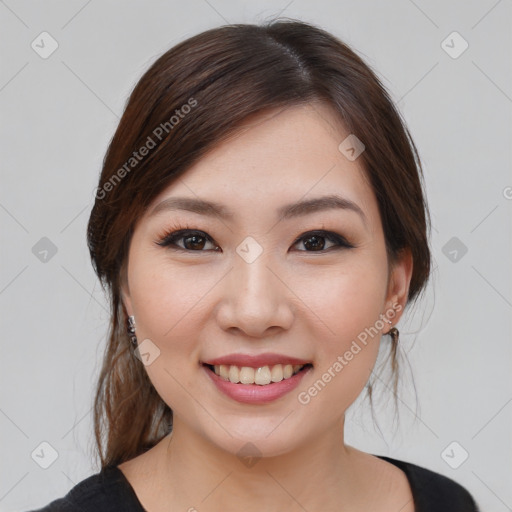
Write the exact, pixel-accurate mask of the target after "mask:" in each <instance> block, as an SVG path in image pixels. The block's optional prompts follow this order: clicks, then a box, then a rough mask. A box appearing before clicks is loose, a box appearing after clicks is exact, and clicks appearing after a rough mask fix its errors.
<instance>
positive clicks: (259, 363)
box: [203, 354, 310, 368]
mask: <svg viewBox="0 0 512 512" xmlns="http://www.w3.org/2000/svg"><path fill="white" fill-rule="evenodd" d="M203 363H204V364H209V365H212V366H216V365H221V364H224V365H227V366H239V367H242V366H248V367H249V368H261V367H263V366H274V365H276V364H309V363H310V361H306V360H305V359H299V358H297V357H291V356H286V355H284V354H258V355H248V354H229V355H226V356H222V357H216V358H215V359H209V360H208V361H203Z"/></svg>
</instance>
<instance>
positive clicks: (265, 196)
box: [150, 103, 378, 220]
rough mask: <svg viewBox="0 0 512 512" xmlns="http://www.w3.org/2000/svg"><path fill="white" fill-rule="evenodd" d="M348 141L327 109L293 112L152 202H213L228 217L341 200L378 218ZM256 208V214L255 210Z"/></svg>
mask: <svg viewBox="0 0 512 512" xmlns="http://www.w3.org/2000/svg"><path fill="white" fill-rule="evenodd" d="M349 135H350V133H349V132H348V131H347V130H346V128H345V127H344V126H343V125H342V123H341V122H340V120H339V119H338V117H337V116H336V115H335V114H334V113H333V112H332V110H331V109H330V108H329V107H328V106H327V105H325V104H322V103H315V104H308V105H301V106H294V107H288V108H286V109H281V110H274V111H272V112H267V113H264V114H260V115H258V116H255V117H253V118H251V119H250V120H248V121H246V122H245V123H244V124H243V125H242V126H241V127H240V129H239V130H238V131H237V133H236V134H235V136H233V137H232V138H230V139H229V140H226V141H224V142H222V143H220V144H219V145H217V146H216V147H215V148H214V149H212V150H211V151H210V152H209V153H208V154H206V155H205V156H203V157H202V158H201V159H200V160H199V161H198V162H196V163H195V164H194V165H193V166H191V167H190V168H189V169H188V170H187V171H186V172H185V173H183V174H182V175H181V176H180V178H179V179H177V180H175V181H174V182H173V183H172V184H171V185H169V186H168V187H167V188H166V189H165V190H164V191H163V192H162V193H161V194H159V196H158V197H157V198H156V199H155V200H154V201H153V203H152V205H151V206H150V210H151V209H152V208H153V207H154V206H155V205H157V204H158V203H160V202H161V201H162V200H164V199H166V198H169V197H173V196H180V197H183V196H185V197H191V198H196V199H209V200H214V201H216V202H219V203H223V204H225V205H226V206H227V207H228V209H229V210H230V211H234V212H237V211H238V212H240V214H243V212H244V211H246V212H247V214H249V215H254V209H252V208H254V207H258V208H259V211H258V215H260V216H261V215H263V214H264V213H265V211H267V210H269V211H270V210H277V209H278V208H279V206H280V205H283V204H289V203H292V202H296V201H299V200H301V199H308V198H310V197H311V198H312V197H319V196H323V195H327V194H329V195H331V194H336V195H340V196H342V197H343V198H346V199H348V200H349V201H352V202H354V203H357V204H358V205H359V206H360V207H361V209H362V210H363V211H364V212H365V214H366V216H367V217H369V218H370V219H373V220H375V215H378V212H377V204H376V200H375V196H374V194H373V191H372V189H371V186H370V185H369V183H368V180H367V178H366V174H365V171H364V167H363V163H362V159H355V160H349V159H348V158H347V156H346V154H345V153H343V152H342V151H340V149H339V146H340V144H341V143H342V142H343V141H344V140H345V139H346V138H347V137H348V136H349ZM251 207H252V208H251Z"/></svg>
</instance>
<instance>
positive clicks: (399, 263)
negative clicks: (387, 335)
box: [385, 248, 413, 330]
mask: <svg viewBox="0 0 512 512" xmlns="http://www.w3.org/2000/svg"><path fill="white" fill-rule="evenodd" d="M412 269H413V259H412V254H411V251H410V249H409V248H405V249H402V250H401V251H400V253H399V255H398V257H397V259H396V261H395V262H393V263H392V264H391V269H390V275H389V281H388V290H387V294H386V310H385V311H389V310H391V311H394V312H395V314H394V315H393V317H392V322H393V324H392V325H391V324H390V325H389V329H391V327H393V325H395V324H397V323H398V321H399V320H400V317H401V316H402V314H403V311H404V309H405V305H406V304H407V295H408V294H409V286H410V283H411V277H412ZM390 319H391V316H390ZM389 329H388V330H389Z"/></svg>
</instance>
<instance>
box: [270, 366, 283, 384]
mask: <svg viewBox="0 0 512 512" xmlns="http://www.w3.org/2000/svg"><path fill="white" fill-rule="evenodd" d="M271 376H272V382H281V381H282V380H283V365H282V364H276V365H275V366H273V367H272V372H271Z"/></svg>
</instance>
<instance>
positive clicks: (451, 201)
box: [0, 0, 512, 512]
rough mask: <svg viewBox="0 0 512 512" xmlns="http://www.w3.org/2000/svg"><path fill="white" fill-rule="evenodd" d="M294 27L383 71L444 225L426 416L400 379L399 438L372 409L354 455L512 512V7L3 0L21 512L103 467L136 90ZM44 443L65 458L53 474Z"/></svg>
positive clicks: (353, 423) (5, 277)
mask: <svg viewBox="0 0 512 512" xmlns="http://www.w3.org/2000/svg"><path fill="white" fill-rule="evenodd" d="M279 13H281V14H282V15H283V16H288V17H292V18H298V19H303V20H305V21H310V22H313V23H317V24H319V25H320V26H322V27H323V28H325V29H327V30H329V31H331V32H333V33H334V34H335V35H337V36H338V37H340V38H342V39H343V40H344V41H346V42H347V43H349V44H350V45H352V46H353V47H354V48H355V49H356V51H357V52H358V53H359V54H360V55H361V56H362V57H363V58H365V59H366V61H367V62H368V63H369V64H370V65H371V66H372V67H373V68H374V69H375V70H376V71H377V72H378V74H379V76H380V77H381V78H382V80H383V82H384V84H385V86H386V87H388V89H389V90H390V92H391V94H392V97H393V99H394V100H395V101H396V102H398V106H399V108H400V110H401V111H402V113H403V115H404V117H405V119H406V121H407V123H408V126H409V128H410V130H411V133H412V135H413V138H414V140H415V142H416V143H417V146H418V149H419V152H420V156H421V158H422V161H423V164H424V167H425V174H426V184H427V193H428V198H429V203H430V208H431V211H432V218H433V227H434V229H433V231H432V247H433V252H434V259H435V271H434V275H433V279H432V282H431V285H430V287H429V288H428V292H427V294H426V295H425V299H424V300H423V302H421V303H420V304H418V306H417V307H416V308H415V310H414V315H412V314H410V315H409V316H408V319H406V320H405V321H403V322H401V323H400V324H399V327H400V328H401V340H402V347H403V349H404V352H407V353H408V359H409V361H410V363H411V367H412V372H413V374H414V382H415V383H416V387H417V392H418V399H419V400H418V405H419V409H418V411H416V402H415V399H414V392H413V388H412V383H411V379H410V375H409V374H408V373H405V374H404V377H403V381H402V382H403V384H402V387H401V390H400V393H399V403H400V418H401V423H400V428H399V429H398V430H397V429H396V425H393V424H392V417H391V415H390V414H389V410H390V407H388V406H386V400H387V399H388V398H390V397H391V394H390V392H387V393H386V392H385V384H382V389H383V393H382V399H383V401H382V405H381V406H380V407H377V408H376V413H377V418H378V420H379V425H380V428H381V430H382V432H383V434H382V435H381V434H379V432H378V429H377V428H374V427H373V426H372V422H371V415H370V414H369V407H368V404H367V402H364V403H361V400H358V402H356V404H355V405H354V406H353V407H352V408H351V409H350V411H349V414H348V418H347V426H346V440H347V442H348V443H349V444H352V445H354V446H356V447H357V448H359V449H362V450H365V451H367V452H369V453H373V454H382V455H389V456H391V457H394V458H399V459H400V458H401V459H404V460H408V461H410V462H414V463H416V464H418V465H421V466H424V467H427V468H430V469H432V470H434V471H437V472H440V473H442V474H445V475H447V476H449V477H451V478H453V479H455V480H456V481H458V482H460V483H461V484H463V485H464V486H465V487H466V488H467V489H468V490H470V492H472V494H473V495H474V496H475V498H476V499H477V501H479V503H480V505H481V506H482V510H486V511H489V510H492V511H496V512H501V511H505V510H512V491H511V485H510V483H511V482H510V476H511V474H512V464H511V460H512V440H511V424H512V421H511V417H512V403H511V401H512V385H511V380H512V378H511V373H512V372H511V359H512V358H511V351H512V350H511V343H510V341H511V332H512V326H511V317H512V315H511V313H512V284H511V271H510V269H511V265H510V261H511V245H512V244H511V237H512V229H511V209H512V199H511V198H512V176H511V173H510V169H511V154H510V147H511V140H512V139H511V110H512V92H511V62H512V59H511V33H512V30H511V18H512V16H511V15H512V5H511V2H510V0H501V1H496V0H485V1H484V0H482V1H470V2H469V1H462V0H461V1H450V2H446V1H440V0H436V1H430V2H427V1H420V0H416V1H412V0H393V1H389V2H369V1H356V0H354V1H339V2H335V1H325V0H324V1H321V0H315V1H314V2H313V1H309V2H308V1H306V0H292V1H290V0H284V1H282V0H274V1H272V2H270V1H260V2H249V1H239V2H235V1H233V0H190V1H188V2H169V1H168V2H164V1H151V2H142V1H133V0H131V1H117V2H116V1H112V0H110V1H101V2H100V1H98V0H89V1H86V0H80V1H66V2H64V1H60V2H59V1H47V2H28V1H15V0H5V1H0V16H1V30H0V39H1V41H0V48H1V52H2V54H1V61H2V68H1V76H0V105H1V114H2V117H1V119H2V124H1V134H0V140H1V145H2V153H1V170H2V171H1V172H2V188H1V192H0V222H1V227H2V230H1V237H2V239H1V276H0V310H1V312H2V314H1V322H2V323H1V333H2V357H1V377H2V382H1V388H0V389H1V390H2V394H1V403H0V428H1V454H0V460H2V466H1V469H0V471H1V473H0V509H1V510H3V511H14V510H24V509H28V508H31V507H36V506H42V505H44V504H46V503H48V502H49V501H51V500H53V499H56V498H57V497H60V496H62V495H63V494H65V493H66V492H67V491H68V490H69V489H70V488H71V487H72V486H73V485H75V484H76V483H78V482H79V481H80V480H82V479H84V478H85V477H87V476H89V475H90V474H92V473H94V472H96V471H97V467H96V466H95V465H94V459H93V457H92V450H93V443H92V439H93V438H92V423H91V418H92V416H91V404H92V395H93V390H94V384H95V381H96V377H97V373H98V371H99V364H100V360H101V355H102V351H103V347H104V343H105V339H104V336H105V331H106V326H107V320H108V314H107V310H106V302H105V299H104V297H103V295H102V292H101V289H100V287H99V284H98V283H97V281H96V279H95V276H94V274H93V271H92V267H91V265H90V262H89V259H88V252H87V249H86V243H85V227H86V223H87V219H88V214H89V212H90V208H91V205H92V199H93V191H94V188H95V186H96V181H97V178H98V173H99V170H100V167H101V163H102V159H103V155H104V152H105V150H106V147H107V144H108V142H109V140H110V138H111V136H112V135H113V132H114V130H115V127H116V125H117V122H118V120H119V116H120V115H121V113H122V110H123V107H124V104H125V101H126V99H127V96H128V94H129V92H130V91H131V89H132V87H133V86H134V85H135V83H136V81H137V80H138V78H140V76H141V74H142V73H143V72H144V70H146V69H147V67H148V66H149V65H150V64H151V63H152V62H153V61H154V60H155V59H156V57H158V56H159V55H160V54H161V53H163V52H164V51H165V50H167V49H168V48H169V47H171V46H173V45H174V44H176V43H177V42H179V41H181V40H183V39H185V38H187V37H189V36H191V35H193V34H196V33H198V32H200V31H202V30H204V29H207V28H210V27H213V26H218V25H220V24H224V23H226V22H258V21H262V20H264V19H266V18H268V17H269V16H274V15H277V14H279ZM43 31H47V32H48V33H49V34H51V36H52V37H53V38H54V39H55V40H56V41H57V43H58V49H57V50H56V51H55V52H54V53H53V54H52V55H50V56H49V57H48V58H46V59H43V58H42V57H41V56H40V54H39V53H36V51H34V50H33V49H32V47H31V43H32V42H33V41H35V44H36V43H38V42H39V43H38V44H39V46H40V47H41V46H42V45H43V43H41V37H39V35H40V34H41V32H43ZM453 31H457V32H458V33H459V34H460V35H461V36H462V37H463V38H464V40H465V41H467V43H468V44H469V47H468V48H467V50H466V51H465V52H464V53H462V54H461V55H459V56H457V58H453V57H452V56H450V55H449V54H448V53H447V52H446V51H445V49H446V45H449V46H451V47H452V48H451V50H450V51H451V52H452V54H453V52H456V53H458V52H459V51H460V50H461V49H462V46H461V44H462V41H461V40H458V39H453V37H452V38H451V39H450V38H448V40H447V41H446V42H445V43H443V41H444V40H446V38H447V36H448V35H449V34H451V33H452V32H453ZM44 37H47V36H44ZM452 41H453V42H452ZM44 46H45V48H46V49H47V50H48V48H50V42H49V39H45V43H44ZM43 237H47V238H48V239H49V240H50V241H51V243H52V244H53V245H54V246H55V249H56V250H57V252H56V253H55V254H53V253H52V250H51V249H52V245H51V244H49V242H48V241H47V240H43V241H42V242H40V239H41V238H43ZM453 237H456V238H455V239H454V240H452V238H453ZM450 240H451V241H450ZM38 243H39V245H37V244H38ZM447 244H448V245H447ZM34 246H35V249H34ZM464 247H466V248H467V253H465V254H463V250H464ZM55 249H54V251H55ZM45 250H48V251H49V252H47V253H45V252H44V251H45ZM453 251H455V252H453ZM382 343H383V345H386V344H387V341H386V337H384V338H383V340H382ZM403 367H404V370H407V365H405V366H403ZM389 404H391V400H389ZM416 412H417V414H416ZM395 430H396V435H393V431H395ZM43 442H46V443H49V445H51V447H53V450H55V451H56V453H57V454H58V457H57V459H56V460H55V461H54V462H53V463H52V464H51V465H50V466H49V467H48V468H47V469H43V468H42V467H41V464H42V465H45V464H48V463H49V462H51V453H52V449H51V448H49V447H48V446H47V445H43V446H42V447H41V446H40V445H41V443H43ZM453 442H456V443H457V444H455V445H454V444H451V443H453ZM463 450H464V451H465V452H467V453H468V455H469V456H468V458H467V460H465V461H464V462H463V463H461V460H462V459H463V455H464V451H463ZM37 454H39V456H37ZM453 466H458V467H457V468H454V467H453Z"/></svg>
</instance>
